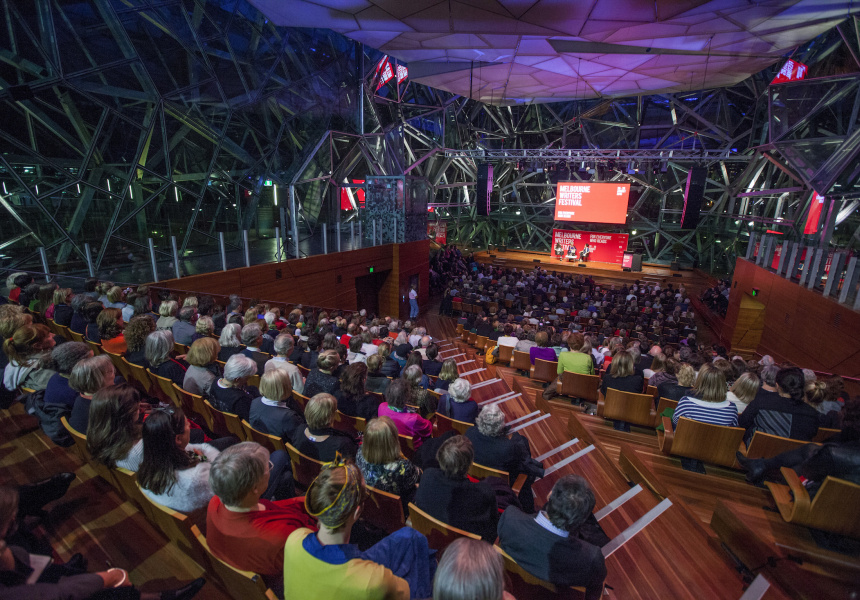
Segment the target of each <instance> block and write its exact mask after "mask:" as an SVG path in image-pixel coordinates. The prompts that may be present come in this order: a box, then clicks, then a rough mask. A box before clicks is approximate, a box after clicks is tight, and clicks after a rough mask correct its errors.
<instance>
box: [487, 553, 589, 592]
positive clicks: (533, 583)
mask: <svg viewBox="0 0 860 600" xmlns="http://www.w3.org/2000/svg"><path fill="white" fill-rule="evenodd" d="M493 547H494V548H495V549H496V552H498V553H499V554H501V556H502V561H503V562H504V564H505V573H506V574H507V579H508V580H509V581H510V584H511V586H510V590H509V591H510V593H511V594H512V595H513V596H514V597H516V598H527V599H528V600H568V599H569V600H574V599H581V598H582V597H583V596H582V593H581V592H580V591H579V590H580V589H581V588H562V587H557V586H555V585H553V584H551V583H549V582H548V581H543V580H542V579H538V578H537V577H535V576H534V575H532V574H531V573H529V572H528V571H526V570H525V569H524V568H522V567H521V566H520V565H518V564H517V561H515V560H514V559H513V558H511V556H510V555H509V554H508V553H507V552H505V551H504V550H502V549H501V548H500V547H498V546H493Z"/></svg>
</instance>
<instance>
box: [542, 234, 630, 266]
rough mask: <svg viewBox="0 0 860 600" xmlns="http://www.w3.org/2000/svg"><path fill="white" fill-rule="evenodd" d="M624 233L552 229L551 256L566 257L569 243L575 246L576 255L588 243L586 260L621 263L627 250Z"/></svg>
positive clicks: (626, 236)
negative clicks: (588, 251)
mask: <svg viewBox="0 0 860 600" xmlns="http://www.w3.org/2000/svg"><path fill="white" fill-rule="evenodd" d="M628 237H629V236H628V235H627V234H626V233H595V232H593V231H568V230H567V229H553V230H552V250H551V253H552V257H553V258H561V257H562V256H564V257H565V258H566V257H567V250H568V248H569V247H570V246H571V245H574V246H576V256H577V260H578V259H579V253H580V252H582V250H583V249H584V248H585V246H586V245H588V248H589V250H591V252H590V253H589V255H588V258H587V259H586V262H602V263H615V264H619V265H620V264H621V261H622V259H623V258H624V251H625V250H627V238H628Z"/></svg>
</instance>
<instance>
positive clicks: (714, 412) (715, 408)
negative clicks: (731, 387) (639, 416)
mask: <svg viewBox="0 0 860 600" xmlns="http://www.w3.org/2000/svg"><path fill="white" fill-rule="evenodd" d="M681 417H685V418H687V419H692V420H694V421H701V422H702V423H710V424H711V425H722V426H724V427H735V426H736V425H737V424H738V409H737V408H736V407H735V405H734V404H733V403H732V402H730V401H729V400H728V399H727V398H726V378H725V376H724V375H723V373H722V371H720V370H719V369H718V368H716V367H715V366H713V365H712V364H710V363H708V364H704V365H702V368H701V369H699V376H698V377H697V378H696V385H695V386H694V387H693V390H692V391H691V392H690V395H689V396H684V397H683V398H681V400H680V402H678V407H677V408H676V409H675V414H674V415H673V416H672V424H673V425H675V426H677V425H678V419H680V418H681Z"/></svg>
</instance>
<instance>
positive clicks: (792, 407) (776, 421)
mask: <svg viewBox="0 0 860 600" xmlns="http://www.w3.org/2000/svg"><path fill="white" fill-rule="evenodd" d="M775 383H776V393H777V396H776V397H773V396H764V397H760V396H756V398H755V399H754V400H753V401H752V402H750V404H749V406H747V409H746V410H745V411H744V412H743V414H741V416H740V419H739V420H738V425H739V426H740V427H743V428H744V429H746V430H747V433H746V439H747V441H749V440H750V439H752V436H753V434H754V433H755V432H756V431H762V432H764V433H769V434H771V435H778V436H781V437H788V438H791V439H793V440H804V441H809V440H811V439H812V438H814V437H815V434H816V433H817V432H818V425H819V415H818V411H817V410H815V409H814V408H813V407H811V406H810V405H809V404H807V403H806V402H804V390H803V388H804V386H805V385H806V381H805V379H804V377H803V371H801V370H800V369H798V368H797V367H787V368H783V369H780V370H779V371H778V372H777V374H776V380H775Z"/></svg>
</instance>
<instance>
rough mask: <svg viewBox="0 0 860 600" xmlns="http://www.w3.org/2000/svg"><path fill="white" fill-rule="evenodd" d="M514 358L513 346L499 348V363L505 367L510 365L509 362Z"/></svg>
mask: <svg viewBox="0 0 860 600" xmlns="http://www.w3.org/2000/svg"><path fill="white" fill-rule="evenodd" d="M513 358H514V347H513V346H499V362H502V363H505V364H506V365H508V364H510V363H511V360H513Z"/></svg>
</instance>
